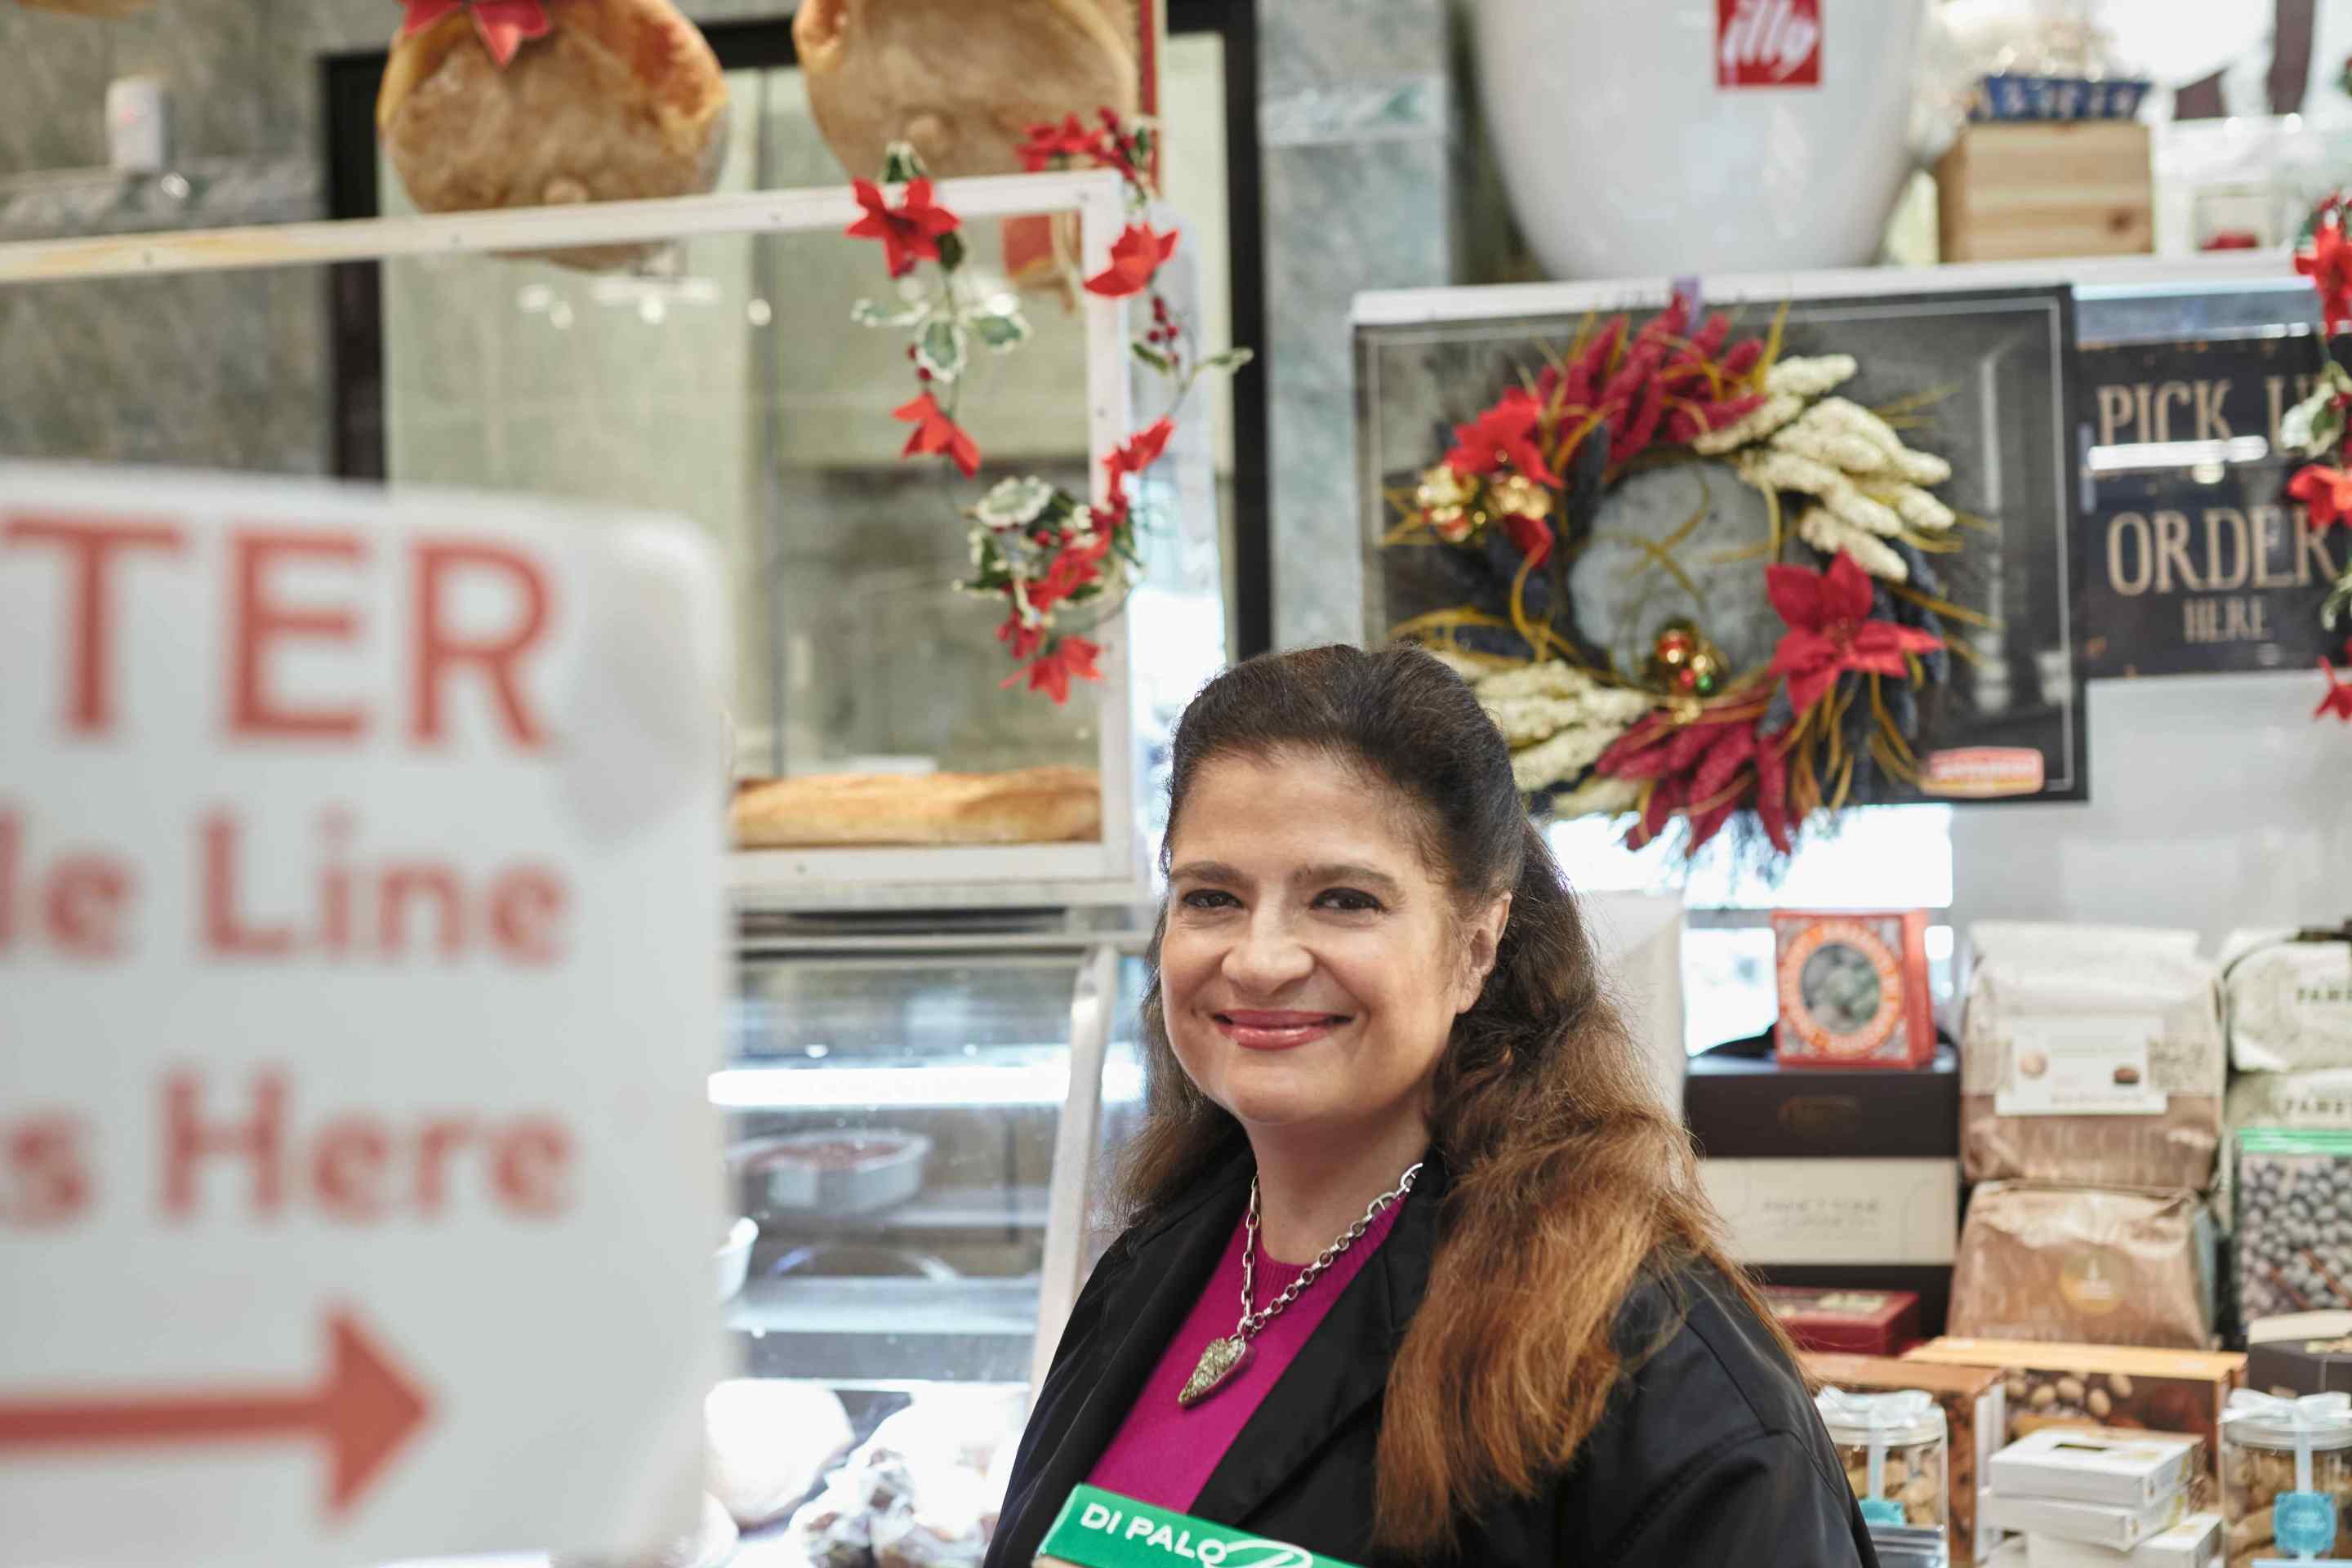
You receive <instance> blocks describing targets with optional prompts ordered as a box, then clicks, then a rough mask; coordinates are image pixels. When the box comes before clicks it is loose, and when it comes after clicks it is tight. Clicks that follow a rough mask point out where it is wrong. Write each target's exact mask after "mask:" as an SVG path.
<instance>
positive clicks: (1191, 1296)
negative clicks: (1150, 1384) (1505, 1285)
mask: <svg viewBox="0 0 2352 1568" xmlns="http://www.w3.org/2000/svg"><path fill="white" fill-rule="evenodd" d="M1250 1169H1251V1167H1250V1163H1249V1161H1248V1159H1247V1158H1246V1157H1244V1158H1243V1159H1240V1160H1237V1161H1236V1162H1234V1163H1233V1164H1232V1165H1230V1166H1228V1167H1226V1168H1224V1169H1223V1170H1221V1171H1220V1172H1218V1173H1217V1174H1216V1175H1215V1176H1214V1177H1213V1178H1212V1179H1211V1180H1209V1181H1207V1182H1204V1183H1202V1190H1201V1192H1200V1194H1199V1195H1198V1196H1197V1197H1195V1198H1192V1199H1191V1200H1188V1201H1187V1202H1186V1203H1185V1204H1184V1205H1181V1207H1179V1208H1177V1209H1175V1210H1172V1211H1171V1213H1169V1214H1167V1215H1160V1216H1159V1217H1157V1218H1156V1219H1155V1220H1153V1221H1151V1222H1150V1223H1148V1224H1147V1225H1145V1226H1139V1227H1138V1228H1137V1229H1136V1230H1134V1231H1131V1232H1129V1234H1128V1235H1127V1236H1126V1237H1122V1238H1121V1239H1120V1241H1119V1242H1118V1244H1117V1246H1115V1247H1113V1248H1112V1250H1111V1252H1110V1253H1108V1255H1106V1257H1105V1258H1104V1260H1103V1264H1102V1266H1101V1268H1099V1269H1098V1270H1097V1277H1096V1279H1094V1280H1093V1281H1092V1282H1091V1283H1090V1284H1089V1286H1088V1288H1087V1294H1089V1295H1093V1294H1096V1293H1097V1291H1099V1292H1100V1293H1101V1294H1100V1306H1099V1310H1095V1311H1088V1312H1085V1313H1083V1314H1076V1315H1074V1316H1073V1320H1072V1324H1071V1329H1072V1332H1073V1333H1074V1334H1078V1335H1083V1336H1084V1339H1085V1342H1084V1343H1083V1344H1080V1343H1076V1342H1066V1343H1065V1344H1064V1345H1063V1347H1062V1353H1061V1354H1060V1355H1059V1356H1057V1357H1056V1359H1055V1373H1054V1374H1053V1375H1052V1376H1051V1377H1049V1378H1048V1380H1047V1384H1046V1386H1045V1388H1044V1389H1042V1390H1040V1393H1039V1399H1038V1401H1037V1405H1036V1407H1035V1410H1034V1414H1033V1415H1032V1417H1031V1420H1032V1423H1033V1430H1032V1431H1031V1433H1030V1434H1029V1440H1028V1441H1027V1442H1026V1443H1025V1444H1024V1447H1025V1448H1026V1450H1027V1451H1026V1452H1025V1453H1024V1456H1023V1458H1024V1464H1023V1466H1022V1468H1023V1469H1024V1470H1025V1471H1027V1472H1028V1475H1027V1476H1026V1477H1025V1478H1024V1477H1020V1476H1016V1477H1015V1479H1014V1483H1013V1495H1012V1496H1011V1497H1009V1498H1008V1499H1007V1502H1006V1509H1005V1515H1004V1518H1003V1521H1001V1522H1000V1525H999V1528H998V1534H997V1541H996V1549H995V1550H992V1552H990V1553H989V1563H991V1564H992V1568H993V1565H998V1564H1008V1565H1009V1564H1018V1565H1021V1568H1025V1565H1026V1564H1027V1563H1028V1562H1029V1560H1030V1559H1031V1558H1032V1557H1034V1555H1035V1554H1036V1551H1037V1545H1038V1542H1041V1541H1042V1540H1044V1538H1045V1531H1047V1530H1048V1529H1050V1528H1051V1527H1052V1525H1053V1522H1054V1519H1055V1515H1056V1514H1058V1513H1059V1512H1060V1510H1061V1507H1062V1504H1063V1502H1064V1501H1065V1500H1066V1499H1067V1498H1068V1496H1069V1494H1070V1489H1071V1488H1073V1487H1075V1486H1076V1485H1078V1484H1079V1483H1080V1482H1082V1481H1084V1480H1085V1479H1087V1474H1088V1473H1089V1472H1090V1471H1091V1470H1092V1469H1093V1468H1094V1467H1095V1464H1096V1461H1097V1460H1098V1459H1100V1458H1101V1457H1102V1454H1103V1450H1104V1449H1105V1448H1107V1447H1109V1444H1110V1440H1111V1438H1112V1437H1113V1436H1115V1435H1116V1434H1117V1433H1118V1427H1119V1424H1120V1423H1121V1422H1122V1421H1124V1420H1125V1419H1126V1418H1127V1414H1128V1411H1129V1409H1131V1408H1132V1407H1133V1406H1134V1404H1135V1401H1136V1399H1137V1397H1138V1396H1139V1394H1141V1393H1142V1390H1143V1385H1144V1383H1145V1382H1146V1381H1147V1380H1148V1379H1149V1378H1150V1375H1151V1371H1152V1369H1153V1368H1154V1367H1155V1366H1157V1365H1158V1364H1159V1362H1160V1356H1161V1355H1162V1354H1163V1353H1164V1352H1166V1350H1167V1348H1168V1342H1169V1341H1170V1340H1171V1338H1173V1337H1174V1335H1175V1332H1176V1330H1177V1329H1178V1327H1179V1326H1180V1325H1181V1324H1182V1322H1183V1321H1184V1319H1185V1316H1186V1315H1187V1314H1188V1313H1190V1312H1191V1311H1192V1304H1193V1303H1194V1302H1195V1301H1196V1300H1199V1299H1200V1294H1201V1291H1202V1289H1205V1288H1206V1286H1207V1284H1208V1281H1209V1277H1210V1275H1211V1274H1212V1273H1213V1272H1214V1270H1215V1268H1216V1265H1217V1260H1218V1258H1220V1257H1221V1256H1222V1255H1223V1251H1224V1247H1225V1243H1226V1242H1227V1241H1228V1240H1229V1239H1231V1237H1232V1236H1233V1229H1234V1225H1235V1224H1236V1223H1237V1222H1238V1221H1239V1219H1240V1217H1241V1211H1242V1205H1243V1204H1244V1201H1245V1199H1246V1194H1247V1193H1248V1190H1249V1175H1250ZM1445 1190H1446V1174H1445V1168H1444V1164H1443V1163H1442V1162H1440V1161H1439V1160H1438V1159H1437V1157H1436V1156H1435V1155H1434V1154H1433V1155H1431V1156H1430V1157H1429V1159H1428V1160H1427V1161H1426V1162H1425V1163H1424V1164H1423V1169H1422V1173H1421V1174H1420V1176H1419V1177H1418V1178H1417V1179H1416V1180H1415V1182H1414V1184H1413V1191H1412V1196H1411V1197H1410V1198H1409V1199H1407V1200H1406V1202H1405V1205H1404V1206H1403V1208H1402V1211H1401V1212H1400V1213H1399V1214H1398V1215H1397V1218H1396V1221H1395V1224H1394V1225H1393V1226H1391V1229H1390V1231H1389V1235H1388V1237H1387V1238H1386V1240H1385V1241H1384V1242H1383V1243H1382V1244H1381V1248H1380V1250H1379V1252H1377V1253H1376V1254H1374V1256H1373V1258H1372V1259H1371V1261H1370V1263H1369V1264H1367V1265H1366V1266H1365V1267H1364V1268H1363V1269H1362V1270H1361V1271H1360V1272H1359V1273H1358V1274H1357V1275H1356V1277H1355V1278H1354V1279H1350V1280H1349V1282H1348V1284H1347V1286H1346V1288H1345V1289H1342V1290H1341V1291H1340V1292H1339V1297H1338V1298H1337V1299H1336V1300H1333V1301H1332V1303H1331V1306H1330V1309H1329V1310H1328V1312H1327V1313H1326V1314H1325V1316H1324V1318H1323V1321H1321V1322H1320V1323H1318V1324H1317V1325H1316V1329H1315V1332H1314V1333H1313V1334H1312V1335H1311V1336H1309V1338H1308V1339H1307V1343H1306V1345H1305V1346H1304V1347H1303V1348H1301V1349H1300V1351H1299V1352H1298V1354H1297V1357H1296V1358H1295V1359H1294V1360H1293V1361H1292V1362H1291V1363H1290V1364H1289V1366H1287V1367H1286V1368H1285V1369H1284V1370H1283V1373H1282V1376H1281V1377H1280V1379H1278V1380H1277V1381H1276V1384H1275V1385H1274V1387H1273V1388H1272V1389H1270V1390H1269V1391H1268V1392H1267V1394H1266V1396H1265V1402H1264V1403H1263V1404H1261V1405H1259V1406H1258V1408H1257V1410H1256V1412H1255V1414H1253V1415H1251V1417H1250V1419H1249V1421H1248V1423H1247V1424H1246V1425H1245V1426H1243V1428H1242V1430H1241V1433H1240V1435H1239V1436H1236V1437H1235V1438H1234V1444H1233V1447H1231V1448H1230V1449H1228V1450H1227V1451H1226V1453H1225V1457H1224V1458H1223V1461H1221V1462H1220V1463H1219V1465H1218V1466H1217V1468H1216V1470H1215V1472H1214V1473H1213V1474H1212V1475H1211V1476H1210V1478H1209V1481H1208V1484H1207V1486H1206V1487H1204V1488H1203V1489H1202V1493H1201V1496H1200V1498H1199V1499H1198V1500H1196V1501H1195V1502H1194V1503H1193V1505H1192V1510H1191V1511H1192V1512H1193V1513H1194V1514H1196V1515H1198V1516H1200V1517H1201V1518H1203V1519H1209V1520H1213V1521H1218V1522H1220V1523H1225V1524H1235V1525H1246V1524H1247V1523H1249V1521H1250V1516H1251V1514H1252V1513H1253V1512H1254V1511H1255V1510H1256V1509H1257V1507H1258V1506H1259V1505H1260V1504H1261V1503H1262V1502H1263V1501H1264V1500H1265V1499H1266V1498H1267V1497H1269V1496H1271V1495H1272V1494H1273V1493H1274V1492H1275V1491H1276V1489H1278V1488H1280V1487H1281V1485H1282V1484H1283V1482H1284V1481H1285V1480H1286V1479H1288V1478H1289V1477H1291V1476H1292V1475H1293V1474H1295V1473H1297V1471H1298V1470H1299V1469H1300V1468H1302V1467H1304V1466H1306V1465H1307V1464H1308V1463H1309V1462H1310V1461H1311V1460H1312V1459H1313V1458H1315V1456H1316V1454H1317V1452H1318V1450H1319V1449H1321V1448H1322V1447H1324V1445H1325V1444H1326V1443H1328V1441H1329V1440H1330V1438H1331V1437H1332V1436H1333V1435H1334V1434H1335V1433H1337V1432H1338V1431H1339V1428H1340V1427H1341V1426H1344V1425H1345V1424H1346V1423H1347V1422H1349V1420H1350V1419H1352V1418H1353V1417H1355V1416H1356V1415H1358V1414H1359V1413H1360V1412H1361V1411H1362V1410H1363V1409H1364V1408H1365V1407H1366V1406H1368V1405H1371V1404H1373V1403H1375V1402H1376V1401H1378V1400H1379V1399H1380V1397H1381V1394H1382V1393H1383V1392H1384V1391H1385V1390H1386V1388H1387V1386H1388V1375H1389V1364H1390V1363H1391V1360H1392V1359H1393V1358H1394V1356H1395V1354H1396V1348H1397V1345H1398V1343H1399V1342H1401V1341H1402V1339H1403V1338H1404V1332H1405V1329H1406V1327H1407V1326H1408V1325H1409V1324H1410V1323H1411V1322H1412V1315H1413V1312H1414V1311H1415V1310H1417V1309H1418V1308H1419V1307H1420V1305H1421V1300H1422V1297H1423V1294H1424V1293H1425V1292H1426V1291H1427V1289H1428V1287H1429V1268H1430V1261H1431V1259H1432V1258H1433V1256H1434V1255H1435V1253H1436V1250H1437V1241H1438V1236H1439V1231H1440V1223H1439V1221H1440V1211H1441V1209H1442V1206H1443V1204H1444V1196H1445ZM1113 1270H1116V1271H1117V1273H1116V1275H1115V1276H1114V1275H1113V1274H1112V1271H1113ZM1367 1504H1368V1506H1369V1499H1368V1500H1367Z"/></svg>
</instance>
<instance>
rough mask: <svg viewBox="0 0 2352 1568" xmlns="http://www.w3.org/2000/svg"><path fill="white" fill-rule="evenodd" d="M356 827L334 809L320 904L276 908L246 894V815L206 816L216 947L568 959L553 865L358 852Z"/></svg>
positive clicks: (208, 938)
mask: <svg viewBox="0 0 2352 1568" xmlns="http://www.w3.org/2000/svg"><path fill="white" fill-rule="evenodd" d="M357 831H358V829H357V827H356V826H355V824H354V821H353V819H352V815H351V813H350V812H349V811H348V810H347V809H344V808H341V807H334V808H330V809H329V810H328V811H326V812H325V813H323V814H322V815H321V816H320V830H319V839H320V858H319V863H318V867H317V870H316V873H315V875H314V876H313V877H312V878H310V889H311V890H310V891H308V892H306V893H305V895H304V896H305V898H307V899H308V900H310V903H309V906H308V907H307V908H304V907H296V908H291V909H287V910H278V911H272V912H270V913H268V914H266V915H265V914H262V913H257V912H256V911H254V910H250V909H248V907H247V903H246V893H245V890H244V889H245V887H246V879H245V871H244V861H245V858H246V857H247V856H248V855H257V854H258V853H259V851H257V850H254V849H250V848H249V847H247V843H246V837H245V826H244V825H243V824H242V823H241V822H239V821H238V820H237V818H236V816H232V815H231V814H230V813H228V812H226V811H215V812H214V813H212V814H211V815H210V816H206V817H205V818H204V820H203V822H202V824H201V836H202V840H203V842H202V846H201V849H200V854H199V870H198V876H199V879H200V886H199V895H200V901H201V903H202V905H203V908H204V921H203V929H202V938H203V945H204V949H205V952H209V953H213V954H215V955H218V956H221V957H225V958H247V959H261V958H268V959H286V958H291V957H295V956H298V955H299V956H312V955H315V956H320V957H326V958H363V959H375V960H378V961H381V962H383V963H404V962H406V961H407V960H409V959H411V958H413V957H424V956H426V955H428V954H429V955H430V956H431V957H433V958H434V959H436V960H438V961H439V962H441V963H459V962H462V961H463V960H465V959H466V958H467V957H469V956H471V955H473V954H475V953H477V952H479V953H481V954H484V955H486V956H488V957H490V958H494V959H497V960H499V961H500V962H502V963H508V964H511V965H512V966H514V967H515V968H518V969H545V968H548V967H549V966H551V965H552V964H555V963H559V962H561V961H562V957H563V953H564V940H563V938H564V918H565V916H566V914H567V913H568V910H569V905H570V901H571V900H570V893H569V890H568V889H567V888H566V886H565V884H564V882H563V879H562V878H561V877H559V876H558V875H557V874H556V873H555V872H554V871H553V870H551V869H550V868H547V867H544V866H540V865H534V864H530V863H529V862H525V863H523V864H520V865H516V866H509V867H506V868H500V869H499V870H496V871H493V872H490V873H488V875H485V876H482V877H479V878H476V877H470V876H468V875H467V872H466V871H465V869H464V868H461V867H459V866H457V865H455V864H453V863H452V862H450V861H447V860H441V859H433V858H423V857H419V856H414V855H406V856H399V857H395V858H386V859H383V860H381V861H379V862H377V863H374V864H372V865H371V864H367V863H364V862H362V861H360V860H359V859H357V858H355V857H354V856H353V855H352V840H353V838H354V837H355V836H356V834H357ZM0 849H5V843H0ZM0 868H5V862H0Z"/></svg>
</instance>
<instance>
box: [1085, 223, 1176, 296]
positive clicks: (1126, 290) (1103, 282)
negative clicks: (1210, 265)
mask: <svg viewBox="0 0 2352 1568" xmlns="http://www.w3.org/2000/svg"><path fill="white" fill-rule="evenodd" d="M1176 238H1177V237H1176V234H1175V232H1174V231H1173V230H1171V231H1170V232H1168V233H1166V234H1161V233H1160V232H1159V231H1157V230H1156V229H1154V228H1153V227H1152V226H1150V224H1146V223H1131V224H1129V225H1128V226H1127V232H1125V233H1124V234H1122V235H1120V236H1119V237H1118V238H1117V239H1116V240H1113V241H1112V242H1111V247H1110V265H1109V266H1108V267H1106V268H1103V269H1102V270H1101V271H1100V272H1097V273H1096V274H1095V275H1094V276H1093V277H1091V278H1089V279H1087V293H1089V294H1100V295H1101V296H1102V297H1103V298H1104V299H1106V300H1117V299H1120V298H1122V297H1124V296H1126V295H1129V294H1140V293H1142V292H1143V291H1144V290H1145V289H1149V288H1150V287H1151V278H1152V274H1154V273H1156V272H1158V271H1159V270H1160V268H1161V267H1162V266H1164V265H1166V263H1167V260H1168V258H1170V257H1171V256H1173V255H1175V254H1176Z"/></svg>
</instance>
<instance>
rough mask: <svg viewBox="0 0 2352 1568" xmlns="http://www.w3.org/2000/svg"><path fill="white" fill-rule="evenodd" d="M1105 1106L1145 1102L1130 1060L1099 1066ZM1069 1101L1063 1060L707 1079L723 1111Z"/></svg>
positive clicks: (743, 1072)
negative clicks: (1019, 1065) (992, 1065)
mask: <svg viewBox="0 0 2352 1568" xmlns="http://www.w3.org/2000/svg"><path fill="white" fill-rule="evenodd" d="M1102 1089H1103V1100H1104V1101H1105V1103H1107V1104H1114V1105H1117V1104H1133V1103H1135V1102H1136V1101H1138V1100H1141V1099H1142V1098H1143V1070H1142V1068H1140V1067H1139V1065H1137V1064H1136V1063H1134V1062H1132V1061H1110V1062H1106V1063H1105V1064H1104V1065H1103V1084H1102ZM1069 1098H1070V1067H1069V1063H1068V1062H1066V1061H1052V1062H1033V1063H1029V1064H1027V1065H1025V1066H1022V1067H986V1066H973V1065H971V1064H967V1063H961V1062H957V1063H943V1064H941V1065H940V1066H937V1067H835V1066H832V1065H827V1066H824V1067H805V1068H803V1067H740V1068H721V1069H720V1070H719V1071H718V1072H715V1073H712V1074H711V1075H710V1103H711V1104H713V1105H716V1106H719V1107H720V1108H722V1109H724V1110H853V1109H858V1108H862V1107H866V1106H876V1107H896V1106H913V1105H921V1106H958V1105H1028V1106H1048V1105H1060V1104H1062V1103H1064V1102H1065V1101H1066V1100H1068V1099H1069Z"/></svg>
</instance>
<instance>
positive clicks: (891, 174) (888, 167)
mask: <svg viewBox="0 0 2352 1568" xmlns="http://www.w3.org/2000/svg"><path fill="white" fill-rule="evenodd" d="M929 172H930V171H929V170H928V169H926V168H924V167H923V155H922V154H921V153H918V152H916V151H915V146H914V143H913V142H891V143H890V144H889V145H888V146H887V147H885V148H884V149H883V150H882V183H883V184H886V185H903V184H906V183H907V182H908V181H909V180H919V179H921V178H922V177H923V176H924V175H925V174H929Z"/></svg>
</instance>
